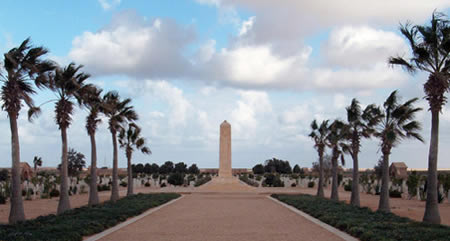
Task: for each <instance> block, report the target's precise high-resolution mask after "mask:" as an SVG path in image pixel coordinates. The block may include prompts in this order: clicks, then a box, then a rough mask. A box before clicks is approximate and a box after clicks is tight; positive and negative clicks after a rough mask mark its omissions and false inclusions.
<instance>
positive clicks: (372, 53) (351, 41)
mask: <svg viewBox="0 0 450 241" xmlns="http://www.w3.org/2000/svg"><path fill="white" fill-rule="evenodd" d="M321 52H322V54H323V55H324V56H325V59H326V61H327V62H328V63H330V64H331V65H333V66H339V67H346V68H365V69H367V68H371V67H372V66H373V65H374V63H387V59H388V58H389V57H390V56H394V55H397V54H400V55H401V56H404V55H407V54H408V53H409V47H408V46H407V45H406V43H405V41H404V39H403V38H402V37H400V36H399V35H397V34H396V33H394V32H388V31H383V30H377V29H374V28H371V27H369V26H361V27H353V26H343V27H339V28H337V29H334V30H333V31H332V32H331V34H330V37H329V38H328V40H327V41H326V43H325V46H324V47H323V48H322V50H321Z"/></svg>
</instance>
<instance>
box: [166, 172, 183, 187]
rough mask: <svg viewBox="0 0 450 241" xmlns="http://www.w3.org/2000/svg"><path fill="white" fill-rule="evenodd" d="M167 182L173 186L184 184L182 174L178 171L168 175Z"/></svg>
mask: <svg viewBox="0 0 450 241" xmlns="http://www.w3.org/2000/svg"><path fill="white" fill-rule="evenodd" d="M167 182H168V183H169V184H172V185H174V186H181V185H183V184H184V174H183V173H180V172H176V173H172V174H170V175H169V178H168V179H167Z"/></svg>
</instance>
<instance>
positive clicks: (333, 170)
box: [331, 150, 339, 201]
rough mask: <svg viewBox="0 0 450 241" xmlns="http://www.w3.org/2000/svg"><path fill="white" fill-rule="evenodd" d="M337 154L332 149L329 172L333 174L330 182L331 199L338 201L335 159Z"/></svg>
mask: <svg viewBox="0 0 450 241" xmlns="http://www.w3.org/2000/svg"><path fill="white" fill-rule="evenodd" d="M338 157H339V156H338V154H337V153H336V151H335V150H333V157H332V159H331V173H332V175H333V180H332V183H331V200H334V201H339V193H338V173H337V159H338Z"/></svg>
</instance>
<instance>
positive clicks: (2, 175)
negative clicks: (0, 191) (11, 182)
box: [0, 169, 9, 182]
mask: <svg viewBox="0 0 450 241" xmlns="http://www.w3.org/2000/svg"><path fill="white" fill-rule="evenodd" d="M8 178H9V172H8V170H6V169H2V170H0V182H6V180H8Z"/></svg>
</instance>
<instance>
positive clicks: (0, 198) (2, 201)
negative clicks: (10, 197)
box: [0, 193, 7, 204]
mask: <svg viewBox="0 0 450 241" xmlns="http://www.w3.org/2000/svg"><path fill="white" fill-rule="evenodd" d="M6 200H7V199H6V197H5V196H4V195H3V193H0V204H6Z"/></svg>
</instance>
